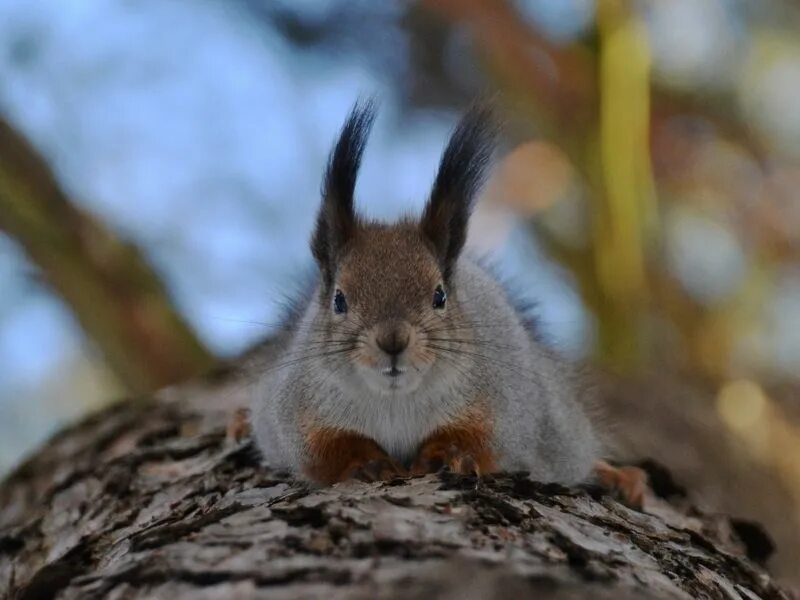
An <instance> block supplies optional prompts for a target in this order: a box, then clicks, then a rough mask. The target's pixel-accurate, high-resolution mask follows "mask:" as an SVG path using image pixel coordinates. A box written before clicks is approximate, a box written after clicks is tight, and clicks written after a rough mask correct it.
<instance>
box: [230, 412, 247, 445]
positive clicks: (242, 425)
mask: <svg viewBox="0 0 800 600" xmlns="http://www.w3.org/2000/svg"><path fill="white" fill-rule="evenodd" d="M251 434H252V425H251V423H250V409H248V408H237V409H236V410H235V411H234V412H233V414H232V415H231V416H230V418H229V420H228V425H227V428H226V431H225V438H226V439H227V441H228V442H232V443H236V444H238V443H239V442H241V441H242V440H243V439H245V438H247V437H250V435H251Z"/></svg>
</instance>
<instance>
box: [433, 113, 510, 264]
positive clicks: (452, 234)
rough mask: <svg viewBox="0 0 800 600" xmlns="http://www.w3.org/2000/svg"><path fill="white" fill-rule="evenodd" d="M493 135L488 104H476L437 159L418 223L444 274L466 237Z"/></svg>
mask: <svg viewBox="0 0 800 600" xmlns="http://www.w3.org/2000/svg"><path fill="white" fill-rule="evenodd" d="M496 138H497V124H496V121H495V119H494V115H493V110H492V107H491V106H490V105H488V104H476V105H474V106H472V108H470V109H469V110H468V111H467V112H466V114H465V115H464V116H463V117H462V119H461V121H460V122H459V124H458V125H457V126H456V129H455V131H454V132H453V135H452V136H451V137H450V141H449V143H448V144H447V148H446V149H445V151H444V154H443V155H442V160H441V162H440V163H439V171H438V173H437V174H436V179H435V181H434V183H433V190H432V191H431V197H430V199H429V200H428V204H427V205H426V206H425V211H424V212H423V213H422V220H421V222H420V226H421V228H422V233H423V234H424V235H425V236H426V237H427V239H428V240H430V242H431V243H432V244H433V247H434V248H435V250H436V253H437V257H438V259H439V262H440V264H441V266H442V271H443V272H444V275H445V277H448V276H449V275H450V273H451V270H452V268H453V266H454V265H455V262H456V260H457V259H458V256H459V254H460V253H461V250H462V248H463V247H464V242H465V241H466V239H467V225H468V222H469V217H470V214H471V213H472V207H473V204H474V202H475V196H476V195H477V193H478V191H479V190H480V188H481V186H482V185H483V180H484V177H485V175H486V171H487V167H488V166H489V164H490V162H491V158H492V153H493V152H494V146H495V141H496Z"/></svg>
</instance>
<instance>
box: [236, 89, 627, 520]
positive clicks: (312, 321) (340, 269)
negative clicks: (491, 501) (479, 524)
mask: <svg viewBox="0 0 800 600" xmlns="http://www.w3.org/2000/svg"><path fill="white" fill-rule="evenodd" d="M492 113H493V111H492V109H491V107H489V106H487V105H484V104H476V105H473V107H472V108H470V109H469V110H468V111H467V112H466V113H465V114H464V116H463V117H462V119H461V120H460V122H459V123H458V125H457V126H456V128H455V130H454V132H453V134H452V136H451V138H450V140H449V142H448V144H447V146H446V149H445V150H444V153H443V155H442V158H441V161H440V164H439V168H438V172H437V174H436V176H435V180H434V183H433V188H432V191H431V194H430V197H429V199H428V201H427V204H426V206H425V208H424V210H423V212H422V215H421V217H420V218H419V219H412V218H408V217H407V218H403V219H401V220H399V221H398V222H396V223H393V224H385V223H379V222H373V221H368V220H365V219H364V218H363V217H361V216H359V215H358V214H357V212H356V210H355V200H354V191H355V185H356V177H357V174H358V170H359V166H360V163H361V158H362V155H363V153H364V149H365V146H366V141H367V138H368V135H369V132H370V130H371V127H372V124H373V122H374V119H375V114H376V110H375V106H374V103H373V102H372V101H366V102H357V103H356V104H355V105H354V107H353V109H352V110H351V112H350V114H349V116H348V118H347V119H346V122H345V123H344V126H343V128H342V130H341V132H340V135H339V138H338V140H337V142H336V143H335V145H334V147H333V149H332V151H331V154H330V157H329V159H328V164H327V169H326V172H325V175H324V178H323V184H322V202H321V206H320V209H319V213H318V215H317V219H316V227H315V230H314V232H313V236H312V239H311V250H312V254H313V256H314V259H315V261H316V263H317V266H318V268H319V277H318V281H317V283H316V286H315V288H314V289H313V291H312V292H310V293H308V294H306V295H305V297H304V298H303V299H301V300H300V302H299V308H298V311H297V313H298V314H297V316H296V318H295V319H294V321H293V322H292V323H291V324H290V325H289V326H288V327H287V329H286V334H285V335H283V336H282V341H281V345H282V347H281V348H280V351H279V352H277V353H275V352H274V350H273V352H274V353H275V354H276V356H277V357H276V358H275V359H274V360H273V361H272V364H271V365H269V367H268V368H267V369H265V371H264V372H263V373H262V374H261V376H260V381H259V383H258V386H257V389H258V392H257V394H256V398H255V402H254V404H253V407H252V409H251V413H252V425H253V430H254V433H255V438H256V441H257V445H258V447H259V449H260V450H261V453H262V455H263V457H264V459H265V461H266V462H267V463H268V464H269V465H270V466H272V467H275V468H282V469H287V470H289V471H291V472H293V473H296V474H297V475H298V476H300V477H302V478H305V479H307V480H310V481H311V482H314V483H317V484H322V485H328V484H334V483H336V482H341V481H344V480H347V479H351V478H358V479H362V480H367V481H376V480H389V479H392V478H394V477H397V476H409V475H420V474H425V473H429V472H435V471H437V470H439V469H441V468H443V467H448V468H449V469H450V470H451V471H453V472H456V473H460V474H477V475H484V474H490V473H492V472H497V471H526V472H528V473H530V476H531V477H532V478H534V479H536V480H540V481H548V482H558V483H563V484H572V483H579V482H583V481H586V480H588V478H590V476H591V475H592V473H594V474H595V475H597V476H598V477H599V479H600V480H601V481H602V482H605V483H606V484H607V485H609V486H611V487H616V488H619V489H623V491H624V492H625V496H626V497H627V498H628V500H629V502H631V503H633V504H636V503H638V502H639V501H640V497H641V493H642V488H641V481H640V480H639V479H640V478H637V477H636V476H633V477H629V476H628V475H630V473H628V472H627V471H624V470H620V469H616V468H614V467H611V466H610V465H608V464H607V463H605V462H602V461H600V460H599V456H600V452H601V444H600V441H599V436H598V434H597V433H596V432H595V429H594V427H593V425H592V423H591V422H590V419H589V417H588V415H587V412H586V409H585V407H584V406H583V405H582V404H581V403H580V402H579V401H578V400H577V395H578V387H579V386H578V385H577V382H576V379H577V378H576V376H575V372H574V370H573V369H572V367H571V366H570V365H569V364H568V363H566V362H564V361H563V360H561V359H560V358H557V357H556V356H555V354H554V353H552V352H551V351H550V350H548V349H546V348H545V347H544V346H543V345H542V344H541V342H539V341H538V338H537V335H536V333H535V331H533V330H532V328H531V326H530V324H529V322H528V321H527V320H526V318H525V316H524V315H523V314H522V313H521V312H520V311H519V310H518V309H517V308H515V304H514V302H513V301H512V299H511V298H510V297H509V294H508V293H507V292H506V290H505V289H504V287H503V286H502V285H501V284H500V283H499V282H498V281H497V280H496V279H495V277H493V276H492V274H491V273H490V272H489V270H487V269H485V268H483V267H482V266H481V264H480V263H479V261H477V260H473V259H472V258H470V257H468V256H467V255H466V254H465V253H464V252H463V249H464V244H465V241H466V237H467V228H468V223H469V218H470V214H471V212H472V208H473V205H474V201H475V197H476V195H477V194H478V192H479V190H480V189H481V186H482V184H483V180H484V178H485V175H486V172H487V169H488V167H489V165H490V163H491V158H492V155H493V153H494V146H495V141H496V137H497V127H496V125H495V120H494V118H493V114H492Z"/></svg>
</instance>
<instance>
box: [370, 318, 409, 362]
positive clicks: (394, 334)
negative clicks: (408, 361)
mask: <svg viewBox="0 0 800 600" xmlns="http://www.w3.org/2000/svg"><path fill="white" fill-rule="evenodd" d="M409 338H410V335H409V327H408V326H404V325H400V324H397V325H392V326H390V327H387V328H385V329H384V330H383V331H381V332H379V333H378V336H377V338H376V339H375V343H377V344H378V348H380V349H381V350H383V351H384V352H386V354H388V355H389V356H397V355H398V354H400V353H401V352H403V350H405V349H406V348H408V342H409Z"/></svg>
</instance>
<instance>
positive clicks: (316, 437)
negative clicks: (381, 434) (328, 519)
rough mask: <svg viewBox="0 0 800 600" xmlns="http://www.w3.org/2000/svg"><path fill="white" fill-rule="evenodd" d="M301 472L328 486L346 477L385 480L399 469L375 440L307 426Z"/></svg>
mask: <svg viewBox="0 0 800 600" xmlns="http://www.w3.org/2000/svg"><path fill="white" fill-rule="evenodd" d="M305 438H306V449H307V460H306V463H305V465H304V471H305V474H306V475H307V476H308V477H309V478H310V479H312V480H313V481H315V482H317V483H321V484H325V485H331V484H333V483H337V482H339V481H345V480H347V479H360V480H362V481H387V480H389V479H392V478H394V477H398V476H401V475H403V474H404V472H403V469H402V467H401V466H400V465H398V464H397V463H396V462H395V461H394V460H392V458H391V457H390V456H389V455H388V454H387V453H386V451H385V450H384V449H383V448H381V447H380V446H379V445H378V443H377V442H375V440H372V439H370V438H368V437H365V436H363V435H360V434H358V433H354V432H352V431H347V430H343V429H337V428H334V427H319V428H309V430H308V431H307V432H306V435H305Z"/></svg>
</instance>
